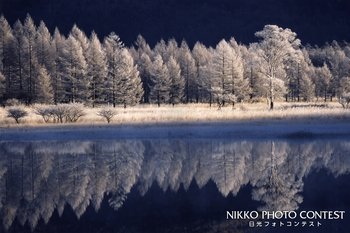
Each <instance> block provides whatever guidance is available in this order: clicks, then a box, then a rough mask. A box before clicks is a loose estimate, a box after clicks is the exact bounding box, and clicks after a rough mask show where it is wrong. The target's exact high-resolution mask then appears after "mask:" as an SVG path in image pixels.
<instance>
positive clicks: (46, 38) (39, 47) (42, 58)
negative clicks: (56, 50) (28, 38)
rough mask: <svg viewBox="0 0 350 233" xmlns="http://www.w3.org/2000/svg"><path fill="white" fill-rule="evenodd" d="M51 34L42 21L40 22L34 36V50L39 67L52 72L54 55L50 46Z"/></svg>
mask: <svg viewBox="0 0 350 233" xmlns="http://www.w3.org/2000/svg"><path fill="white" fill-rule="evenodd" d="M51 41H52V38H51V34H50V32H49V30H48V29H47V27H46V25H45V23H44V22H43V21H41V22H40V24H39V27H38V29H37V34H36V43H35V50H36V55H37V59H38V62H39V64H40V65H42V66H44V67H45V68H46V69H47V70H52V69H53V68H52V66H53V58H54V55H53V54H52V53H53V50H52V46H51Z"/></svg>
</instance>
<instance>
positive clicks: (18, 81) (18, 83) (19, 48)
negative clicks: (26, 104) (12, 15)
mask: <svg viewBox="0 0 350 233" xmlns="http://www.w3.org/2000/svg"><path fill="white" fill-rule="evenodd" d="M13 35H14V56H15V59H14V60H15V61H14V74H13V80H12V82H13V85H14V86H15V88H14V89H15V91H14V92H15V93H12V95H13V97H16V98H24V95H25V82H24V80H25V79H24V53H25V51H24V50H25V41H24V35H23V24H22V23H21V21H19V20H17V21H16V23H15V25H14V27H13Z"/></svg>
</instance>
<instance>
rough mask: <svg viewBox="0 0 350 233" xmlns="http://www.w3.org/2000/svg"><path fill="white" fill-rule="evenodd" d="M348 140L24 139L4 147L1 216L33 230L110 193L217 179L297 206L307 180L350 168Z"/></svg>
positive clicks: (220, 184) (222, 185) (271, 203)
mask: <svg viewBox="0 0 350 233" xmlns="http://www.w3.org/2000/svg"><path fill="white" fill-rule="evenodd" d="M349 151H350V143H349V142H345V141H344V142H336V141H329V142H327V141H312V142H294V141H293V142H286V141H275V142H273V141H235V142H232V141H215V140H198V141H197V140H189V141H181V140H150V141H133V140H126V141H106V142H82V141H77V142H33V143H31V142H24V143H11V142H7V143H5V142H4V143H1V144H0V200H1V201H0V213H1V219H2V221H3V225H4V227H5V228H9V227H10V226H11V224H12V222H13V221H14V219H15V218H17V220H18V221H19V222H20V223H21V224H25V223H26V222H28V224H29V225H30V226H31V227H32V228H34V227H35V226H36V224H37V223H38V221H39V220H40V219H43V220H44V222H46V223H47V222H48V221H49V219H50V218H51V216H52V214H53V212H54V210H55V209H57V211H58V213H59V214H62V213H63V210H64V208H65V205H66V204H68V205H70V206H71V207H72V209H73V210H74V212H75V213H76V215H77V216H78V217H80V216H81V215H82V214H83V213H84V212H85V210H86V208H87V207H88V206H89V205H90V204H91V205H92V206H93V207H94V208H95V209H96V210H98V209H99V208H100V205H101V202H102V200H103V198H104V197H105V195H106V194H109V196H110V197H111V198H110V199H109V204H110V206H111V207H113V208H115V209H118V208H119V207H120V206H122V205H123V203H124V201H125V200H126V198H127V195H128V193H129V192H130V190H131V188H132V187H133V186H134V185H136V187H137V188H138V190H139V191H140V193H141V194H145V193H146V192H147V191H148V189H149V188H150V187H151V186H152V184H153V183H154V182H155V183H157V184H158V185H159V187H161V188H162V189H163V190H164V191H165V190H168V189H170V190H174V191H176V190H178V189H179V188H180V186H181V185H183V187H184V188H185V189H186V188H188V187H189V185H190V184H191V182H192V181H193V180H195V181H196V183H197V184H198V186H199V187H203V186H204V185H206V184H207V183H208V181H209V180H212V181H214V182H215V184H216V185H217V188H218V190H219V191H220V192H221V193H222V195H224V196H227V195H228V194H229V193H232V194H233V195H236V194H237V193H238V191H239V190H240V188H241V187H242V186H243V185H246V184H250V185H251V186H252V187H253V192H252V198H253V199H254V200H258V201H261V202H262V203H264V205H263V206H261V209H268V210H276V209H278V210H294V209H297V208H298V205H299V204H300V203H301V202H302V196H301V195H300V192H301V191H302V189H303V177H304V176H306V175H307V174H308V173H310V171H312V170H313V169H320V168H326V169H327V170H328V171H330V172H331V173H332V174H333V175H334V176H338V175H341V174H345V173H347V172H348V171H349V170H350V161H349V159H350V158H349V157H348V156H346V155H347V154H349Z"/></svg>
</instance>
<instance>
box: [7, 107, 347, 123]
mask: <svg viewBox="0 0 350 233" xmlns="http://www.w3.org/2000/svg"><path fill="white" fill-rule="evenodd" d="M25 109H26V110H27V111H28V113H29V115H28V116H27V117H25V118H24V119H23V120H22V124H20V125H22V126H23V125H24V126H36V125H61V124H54V123H48V124H47V123H44V121H43V119H42V118H41V117H40V116H38V115H36V114H35V111H34V109H33V108H31V107H25ZM99 110H100V108H89V107H87V108H86V109H85V110H84V111H85V113H86V114H85V116H83V117H82V118H81V119H79V121H78V122H77V123H70V124H82V125H95V124H96V125H98V124H105V123H106V122H105V120H104V119H103V118H102V117H100V116H99V115H98V114H97V113H98V111H99ZM116 111H117V115H116V116H115V117H114V118H113V119H112V121H111V123H112V124H149V123H185V122H194V123H196V122H199V123H200V122H218V121H223V122H225V121H249V120H299V119H301V120H305V119H306V120H318V119H331V120H342V119H343V120H344V119H349V120H350V110H347V109H343V108H342V107H341V106H340V104H338V103H337V102H332V103H326V104H324V103H322V102H320V103H317V104H315V103H277V104H276V107H275V109H274V110H273V111H270V110H268V109H267V106H266V104H264V103H254V104H249V103H243V104H236V105H235V106H234V108H232V106H225V107H223V108H221V109H220V110H219V109H218V107H217V106H216V105H212V106H211V107H210V106H209V104H180V105H175V106H171V105H162V106H160V107H158V106H156V105H138V106H134V107H128V108H126V109H124V108H123V107H122V106H117V107H116ZM6 115H7V114H6V109H4V108H0V126H2V127H10V126H15V125H16V124H15V122H14V120H13V119H10V118H8V117H7V116H6ZM65 125H67V124H65Z"/></svg>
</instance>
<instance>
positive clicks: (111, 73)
mask: <svg viewBox="0 0 350 233" xmlns="http://www.w3.org/2000/svg"><path fill="white" fill-rule="evenodd" d="M104 48H105V51H106V59H107V66H108V73H107V83H106V85H107V99H108V101H110V102H112V103H113V107H115V106H116V104H117V91H118V90H117V83H118V78H119V73H120V70H121V55H120V54H121V51H122V49H123V48H124V44H123V43H122V42H121V40H120V38H119V36H117V35H116V34H115V33H114V32H112V33H111V34H109V36H108V37H106V38H105V40H104Z"/></svg>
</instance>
